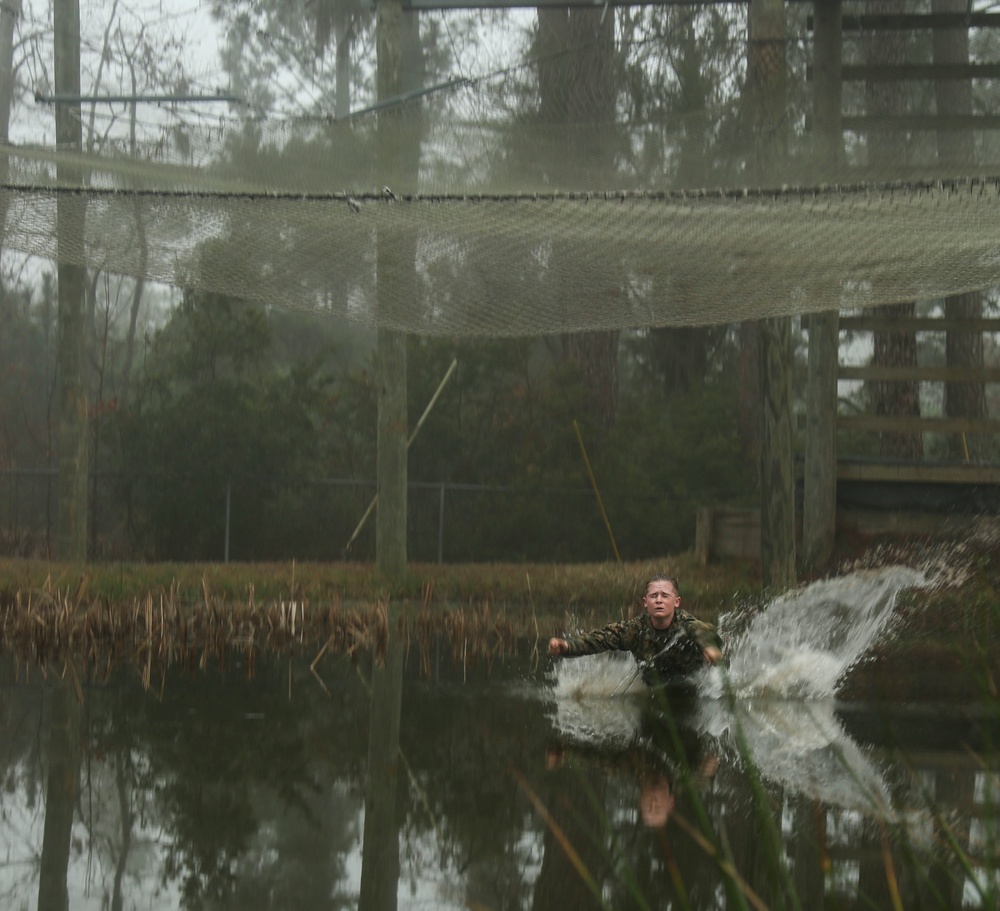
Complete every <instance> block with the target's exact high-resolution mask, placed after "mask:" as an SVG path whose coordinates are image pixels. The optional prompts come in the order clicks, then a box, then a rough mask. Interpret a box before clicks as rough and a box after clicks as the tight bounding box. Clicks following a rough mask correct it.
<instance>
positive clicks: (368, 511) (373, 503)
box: [344, 358, 458, 556]
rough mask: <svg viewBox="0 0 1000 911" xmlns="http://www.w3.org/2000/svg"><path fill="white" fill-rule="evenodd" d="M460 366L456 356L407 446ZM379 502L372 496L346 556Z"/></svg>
mask: <svg viewBox="0 0 1000 911" xmlns="http://www.w3.org/2000/svg"><path fill="white" fill-rule="evenodd" d="M457 367H458V359H457V358H456V359H455V360H453V361H452V362H451V366H450V367H449V368H448V371H447V373H445V375H444V378H443V379H442V380H441V382H440V383H438V387H437V389H435V390H434V395H432V396H431V400H430V401H429V402H428V403H427V407H426V408H425V409H424V413H423V414H422V415H420V420H419V421H417V423H416V426H414V428H413V432H412V433H411V434H410V438H409V439H408V440H407V441H406V448H407V449H409V448H410V444H411V443H412V442H413V441H414V440H415V439H416V437H417V434H418V433H419V432H420V428H421V427H423V426H424V421H426V420H427V416H428V415H429V414H430V413H431V409H432V408H433V407H434V405H435V403H436V402H437V400H438V397H439V396H440V395H441V393H442V392H443V391H444V387H445V386H446V385H447V383H448V380H450V379H451V375H452V374H453V373H454V372H455V369H456V368H457ZM377 504H378V493H376V494H375V496H374V497H372V501H371V503H369V504H368V508H367V509H366V510H365V513H364V515H363V516H362V517H361V521H360V522H358V527H357V528H355V529H354V534H352V535H351V537H350V540H348V542H347V544H346V545H344V556H347V553H348V551H350V549H351V545H352V544H353V543H354V539H355V538H357V536H358V535H359V534H361V529H362V528H364V527H365V522H367V521H368V517H369V516H370V515H371V514H372V513H373V512H374V511H375V506H376V505H377Z"/></svg>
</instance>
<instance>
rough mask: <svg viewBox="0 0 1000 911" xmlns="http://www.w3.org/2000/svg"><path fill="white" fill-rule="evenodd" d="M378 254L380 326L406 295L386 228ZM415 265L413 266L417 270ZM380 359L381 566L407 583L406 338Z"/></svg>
mask: <svg viewBox="0 0 1000 911" xmlns="http://www.w3.org/2000/svg"><path fill="white" fill-rule="evenodd" d="M402 24H403V4H402V2H401V0H378V3H377V4H376V51H377V58H378V83H377V84H378V97H379V100H380V101H384V100H386V99H389V98H394V97H397V96H399V95H401V94H402V88H403V30H402ZM378 118H379V119H378V143H379V145H378V155H379V165H380V171H381V173H382V174H384V175H388V174H389V173H391V171H392V165H393V160H394V158H395V157H396V156H395V154H394V153H395V152H396V151H397V144H398V139H399V136H400V132H399V131H398V130H396V129H393V126H394V125H398V121H399V119H400V113H399V111H398V110H395V109H393V108H388V109H386V110H383V111H381V112H380V113H379V115H378ZM376 243H377V252H376V269H377V274H376V295H377V306H378V314H379V319H380V321H383V320H385V318H386V317H387V316H388V315H389V314H390V313H391V310H392V308H393V307H394V306H395V305H396V301H397V300H398V296H399V295H400V294H403V293H405V291H404V289H403V287H402V281H401V279H402V273H403V270H404V269H405V268H406V266H405V264H404V263H403V262H401V258H402V255H403V249H402V247H403V245H401V244H393V243H391V241H390V238H389V234H388V232H387V231H386V229H385V227H384V226H380V228H379V232H378V237H377V241H376ZM412 266H413V264H412V263H410V264H409V267H410V268H411V269H412ZM377 357H378V443H377V446H378V459H377V467H376V479H377V481H378V512H377V513H376V517H375V566H376V569H377V570H378V571H379V573H380V574H381V575H382V576H384V577H385V578H386V579H387V580H388V581H390V582H398V581H401V580H402V578H403V576H404V574H405V572H406V515H407V514H406V491H407V483H408V477H407V464H406V437H407V432H406V399H407V388H406V336H405V335H404V334H403V333H401V332H398V331H396V330H394V329H386V328H379V330H378V342H377Z"/></svg>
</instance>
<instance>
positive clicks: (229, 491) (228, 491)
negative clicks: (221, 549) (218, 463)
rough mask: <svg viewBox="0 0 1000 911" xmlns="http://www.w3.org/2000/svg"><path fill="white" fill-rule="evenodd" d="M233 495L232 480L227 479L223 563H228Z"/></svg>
mask: <svg viewBox="0 0 1000 911" xmlns="http://www.w3.org/2000/svg"><path fill="white" fill-rule="evenodd" d="M232 493H233V479H232V478H228V479H227V480H226V544H225V554H224V559H223V562H224V563H228V562H229V503H230V500H231V498H232Z"/></svg>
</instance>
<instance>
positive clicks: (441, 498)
mask: <svg viewBox="0 0 1000 911" xmlns="http://www.w3.org/2000/svg"><path fill="white" fill-rule="evenodd" d="M438 563H444V482H443V481H442V482H441V487H440V488H439V490H438Z"/></svg>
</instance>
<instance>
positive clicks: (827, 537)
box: [802, 0, 844, 571]
mask: <svg viewBox="0 0 1000 911" xmlns="http://www.w3.org/2000/svg"><path fill="white" fill-rule="evenodd" d="M842 59H843V3H842V2H841V0H824V2H817V3H814V4H813V72H814V74H815V81H814V98H813V104H814V112H815V118H814V120H815V133H814V138H815V151H814V156H815V160H816V161H819V162H821V163H822V168H823V173H822V178H823V180H825V181H828V182H836V181H837V179H838V176H839V172H840V168H841V164H842V161H843V154H844V133H843V127H842V119H841V118H842V108H843V105H842V101H843V99H842V96H843V79H842ZM839 357H840V314H839V312H838V311H837V310H828V311H825V312H823V313H817V314H814V315H813V316H811V317H810V319H809V368H808V379H807V387H806V447H805V449H806V451H805V477H804V479H803V480H804V489H803V508H802V562H803V565H804V567H805V568H806V569H809V570H813V571H816V570H819V569H821V568H822V567H823V566H825V565H826V564H827V563H828V562H829V560H830V558H831V557H832V555H833V549H834V545H835V543H836V536H837V368H838V366H839Z"/></svg>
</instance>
